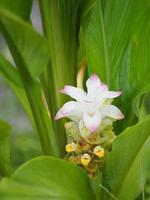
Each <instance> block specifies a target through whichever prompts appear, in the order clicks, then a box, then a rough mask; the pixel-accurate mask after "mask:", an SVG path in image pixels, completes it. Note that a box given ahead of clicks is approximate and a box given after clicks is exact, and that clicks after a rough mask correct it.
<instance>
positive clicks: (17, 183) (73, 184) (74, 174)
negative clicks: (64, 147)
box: [0, 157, 95, 200]
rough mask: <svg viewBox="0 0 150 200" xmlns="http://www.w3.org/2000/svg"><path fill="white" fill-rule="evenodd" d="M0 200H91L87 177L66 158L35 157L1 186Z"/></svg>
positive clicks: (91, 193) (92, 197)
mask: <svg viewBox="0 0 150 200" xmlns="http://www.w3.org/2000/svg"><path fill="white" fill-rule="evenodd" d="M0 199H1V200H10V199H12V200H22V199H24V200H50V199H57V200H91V199H92V200H94V199H95V196H94V193H93V191H92V189H91V185H90V182H89V179H88V176H87V175H86V174H85V172H83V171H82V169H81V168H79V167H78V166H75V165H73V164H70V163H68V162H66V161H63V160H59V159H55V158H51V157H38V158H35V159H33V160H31V161H28V162H27V163H25V164H24V165H23V166H21V167H20V168H19V169H18V170H17V171H16V172H15V173H14V174H13V175H12V177H11V178H10V179H4V180H3V181H2V182H1V185H0Z"/></svg>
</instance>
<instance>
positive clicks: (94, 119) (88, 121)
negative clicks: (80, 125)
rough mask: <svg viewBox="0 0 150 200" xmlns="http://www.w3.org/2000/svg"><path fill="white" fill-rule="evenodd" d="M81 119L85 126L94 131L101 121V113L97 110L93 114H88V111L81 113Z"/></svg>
mask: <svg viewBox="0 0 150 200" xmlns="http://www.w3.org/2000/svg"><path fill="white" fill-rule="evenodd" d="M83 121H84V124H85V126H86V127H87V128H88V129H89V130H90V131H91V132H94V131H96V129H97V128H98V127H99V125H100V122H101V114H100V113H99V112H97V113H95V115H93V116H90V115H88V113H84V114H83Z"/></svg>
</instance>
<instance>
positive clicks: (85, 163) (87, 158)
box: [81, 153, 91, 167]
mask: <svg viewBox="0 0 150 200" xmlns="http://www.w3.org/2000/svg"><path fill="white" fill-rule="evenodd" d="M90 161H91V156H90V155H89V154H88V153H84V154H83V155H82V156H81V163H82V165H83V166H84V167H87V166H88V164H89V163H90Z"/></svg>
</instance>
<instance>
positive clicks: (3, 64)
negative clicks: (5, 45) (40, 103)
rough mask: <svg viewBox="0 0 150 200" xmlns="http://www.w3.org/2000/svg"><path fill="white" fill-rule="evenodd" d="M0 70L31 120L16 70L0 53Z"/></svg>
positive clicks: (26, 100) (28, 106) (29, 110)
mask: <svg viewBox="0 0 150 200" xmlns="http://www.w3.org/2000/svg"><path fill="white" fill-rule="evenodd" d="M0 72H1V75H2V76H3V77H4V78H5V80H6V82H7V83H8V85H9V86H10V88H11V89H12V91H13V92H14V93H15V94H16V96H17V97H18V99H19V101H20V103H21V104H22V106H23V108H24V109H25V111H26V112H27V114H28V115H29V117H30V119H31V120H32V122H33V116H32V112H31V108H30V105H29V102H28V99H27V96H26V93H25V90H24V87H23V84H22V81H21V79H20V76H19V73H18V70H17V69H16V68H15V67H14V66H13V65H12V64H11V63H9V62H8V61H7V60H6V59H5V58H4V57H3V56H2V55H0Z"/></svg>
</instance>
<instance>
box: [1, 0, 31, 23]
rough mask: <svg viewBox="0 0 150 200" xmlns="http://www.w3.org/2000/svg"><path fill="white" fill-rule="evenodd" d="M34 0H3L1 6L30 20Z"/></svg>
mask: <svg viewBox="0 0 150 200" xmlns="http://www.w3.org/2000/svg"><path fill="white" fill-rule="evenodd" d="M31 5H32V0H24V1H23V3H22V0H15V1H12V0H1V1H0V6H1V7H3V8H5V9H7V10H9V11H11V12H13V13H15V14H16V15H19V16H20V17H21V18H23V19H25V20H28V19H29V17H30V12H31Z"/></svg>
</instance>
